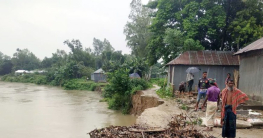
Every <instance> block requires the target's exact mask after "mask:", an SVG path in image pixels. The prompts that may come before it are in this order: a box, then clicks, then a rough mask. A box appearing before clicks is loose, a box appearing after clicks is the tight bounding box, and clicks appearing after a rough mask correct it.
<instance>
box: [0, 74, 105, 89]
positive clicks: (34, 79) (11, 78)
mask: <svg viewBox="0 0 263 138" xmlns="http://www.w3.org/2000/svg"><path fill="white" fill-rule="evenodd" d="M0 81H5V82H19V83H34V84H37V85H50V86H59V87H62V88H64V89H65V90H88V91H95V90H96V91H101V88H102V87H104V86H105V85H107V83H95V82H93V81H91V80H86V79H83V78H79V79H59V80H56V79H54V80H51V81H50V80H49V79H48V76H46V75H40V74H24V75H19V76H15V75H11V74H9V75H5V76H2V77H1V79H0Z"/></svg>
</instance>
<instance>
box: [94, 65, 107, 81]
mask: <svg viewBox="0 0 263 138" xmlns="http://www.w3.org/2000/svg"><path fill="white" fill-rule="evenodd" d="M91 80H93V81H94V82H106V74H105V72H104V71H103V70H102V69H101V68H100V69H98V70H96V71H95V72H93V73H92V74H91Z"/></svg>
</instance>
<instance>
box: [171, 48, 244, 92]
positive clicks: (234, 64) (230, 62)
mask: <svg viewBox="0 0 263 138" xmlns="http://www.w3.org/2000/svg"><path fill="white" fill-rule="evenodd" d="M167 66H168V83H170V84H173V85H174V87H175V89H178V86H179V84H180V82H182V81H186V75H187V73H186V70H187V69H188V68H189V67H197V68H199V69H200V71H199V72H197V73H194V85H193V86H195V87H196V85H197V84H198V80H199V78H201V77H202V74H203V72H204V71H207V74H208V78H215V79H216V81H217V84H218V86H219V88H220V89H223V88H225V79H226V76H227V73H231V74H234V71H235V70H236V71H238V70H239V60H238V57H235V56H233V52H231V51H186V52H184V53H182V54H181V55H179V56H178V57H176V58H175V59H174V60H172V61H170V62H169V63H168V64H167ZM193 88H194V87H193Z"/></svg>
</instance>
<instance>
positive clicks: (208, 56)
mask: <svg viewBox="0 0 263 138" xmlns="http://www.w3.org/2000/svg"><path fill="white" fill-rule="evenodd" d="M167 65H239V60H238V57H236V56H233V52H231V51H187V52H184V53H183V54H181V55H180V56H178V57H177V58H175V59H174V60H172V61H171V62H169V63H168V64H167Z"/></svg>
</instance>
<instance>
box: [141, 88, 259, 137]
mask: <svg viewBox="0 0 263 138" xmlns="http://www.w3.org/2000/svg"><path fill="white" fill-rule="evenodd" d="M156 90H157V89H156V88H154V89H150V90H147V91H143V93H144V95H145V96H149V97H156V98H158V99H161V98H160V97H158V95H157V94H156ZM163 101H164V103H163V104H161V105H159V106H157V107H152V108H148V109H145V110H144V111H143V112H142V113H141V115H140V116H139V117H138V118H137V120H136V123H137V124H139V125H142V126H145V127H162V128H165V127H167V125H168V123H169V121H171V119H172V117H173V116H175V115H178V114H181V113H186V111H184V110H182V109H180V108H179V107H178V104H177V100H176V99H163ZM191 111H192V112H191ZM188 114H189V112H188ZM190 114H191V115H192V116H198V117H205V112H203V111H198V112H193V109H190ZM217 115H220V113H217ZM196 128H197V130H200V131H202V130H204V129H205V127H200V126H196ZM221 131H222V128H214V131H212V132H209V134H211V135H213V136H215V137H217V138H221V137H222V136H221V133H222V132H221ZM205 133H207V132H205ZM236 137H237V138H263V129H254V128H251V129H237V136H236Z"/></svg>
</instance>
